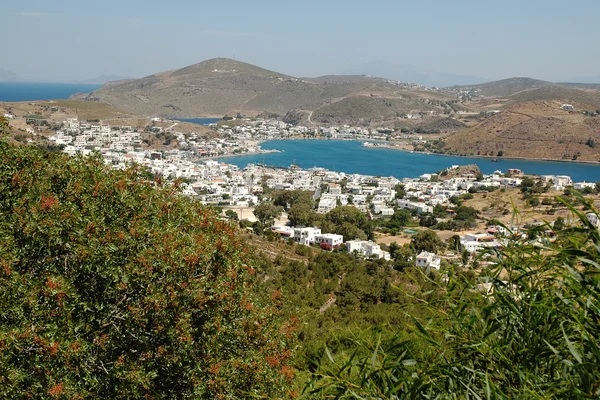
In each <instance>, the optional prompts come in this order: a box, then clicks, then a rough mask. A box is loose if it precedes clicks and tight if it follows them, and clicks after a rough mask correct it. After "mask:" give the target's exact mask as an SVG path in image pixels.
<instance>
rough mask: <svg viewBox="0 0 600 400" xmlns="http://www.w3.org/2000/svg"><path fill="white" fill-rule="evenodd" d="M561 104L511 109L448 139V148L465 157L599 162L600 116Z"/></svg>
mask: <svg viewBox="0 0 600 400" xmlns="http://www.w3.org/2000/svg"><path fill="white" fill-rule="evenodd" d="M561 104H562V102H561V101H556V100H552V101H550V100H546V101H535V102H524V103H519V104H515V105H512V106H509V107H508V108H506V109H505V110H503V111H501V112H500V113H498V114H496V115H494V116H491V117H489V118H487V119H485V120H483V121H482V122H481V123H479V124H477V125H475V126H474V127H472V128H468V129H465V130H462V131H460V132H457V133H454V134H452V135H450V136H448V137H447V138H446V140H445V142H446V147H445V149H446V151H447V152H449V153H453V154H464V155H490V156H497V155H503V156H505V157H524V158H544V159H556V160H580V161H596V162H597V161H600V150H599V148H598V147H597V146H596V143H600V117H588V116H585V115H583V113H581V112H569V111H564V110H562V109H561V108H560V106H561ZM576 106H581V107H590V106H586V105H578V104H576Z"/></svg>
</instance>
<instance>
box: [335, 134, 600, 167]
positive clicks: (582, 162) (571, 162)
mask: <svg viewBox="0 0 600 400" xmlns="http://www.w3.org/2000/svg"><path fill="white" fill-rule="evenodd" d="M334 140H335V139H334ZM357 140H358V139H357ZM365 148H367V149H376V148H383V149H390V150H398V151H403V152H408V153H410V152H412V153H414V154H426V155H434V156H447V157H460V158H481V159H484V160H497V162H501V161H502V160H519V161H546V162H560V163H567V164H589V165H600V161H587V160H563V159H554V158H532V157H515V156H513V157H507V156H496V157H494V156H483V155H469V156H465V155H462V154H452V153H432V152H429V151H414V150H407V149H403V148H399V147H395V146H391V145H383V146H367V147H365Z"/></svg>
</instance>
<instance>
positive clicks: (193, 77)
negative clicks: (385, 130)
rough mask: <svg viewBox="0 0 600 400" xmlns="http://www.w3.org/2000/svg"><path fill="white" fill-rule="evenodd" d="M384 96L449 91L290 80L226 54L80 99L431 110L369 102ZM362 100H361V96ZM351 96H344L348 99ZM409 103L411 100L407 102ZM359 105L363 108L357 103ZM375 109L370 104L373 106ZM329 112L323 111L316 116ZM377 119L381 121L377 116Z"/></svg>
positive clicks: (143, 109)
mask: <svg viewBox="0 0 600 400" xmlns="http://www.w3.org/2000/svg"><path fill="white" fill-rule="evenodd" d="M372 96H375V97H381V98H390V99H406V98H416V99H432V100H435V101H436V102H444V101H447V100H452V99H453V98H454V97H453V96H452V95H448V94H444V93H439V92H435V91H428V90H425V89H424V88H414V89H411V88H406V87H403V86H400V85H397V84H394V83H393V82H390V81H388V80H386V79H381V78H369V77H364V76H325V77H320V78H294V77H291V76H287V75H283V74H280V73H277V72H273V71H269V70H266V69H263V68H259V67H256V66H254V65H250V64H246V63H243V62H239V61H234V60H230V59H226V58H216V59H211V60H207V61H204V62H201V63H199V64H195V65H192V66H189V67H186V68H182V69H179V70H176V71H168V72H162V73H159V74H156V75H151V76H148V77H146V78H142V79H135V80H127V81H119V82H112V83H109V84H106V85H104V86H103V87H102V88H100V89H99V90H97V91H95V92H93V93H90V94H88V95H86V96H85V97H84V99H85V100H88V101H99V102H105V103H109V104H111V105H113V106H115V107H117V108H119V109H122V110H125V111H129V112H132V113H134V114H138V115H147V116H168V117H201V116H203V117H209V116H223V115H226V114H235V113H237V112H240V113H242V114H244V115H257V114H260V113H263V112H267V113H276V114H279V115H284V114H285V113H287V112H288V111H290V110H292V109H299V110H307V111H318V110H319V109H320V108H322V107H330V106H331V105H332V104H334V103H337V102H339V101H343V100H345V99H347V98H349V97H352V98H356V97H361V98H364V99H363V100H360V101H359V103H361V104H359V105H357V107H355V108H352V110H351V114H352V115H349V116H348V115H347V107H346V106H345V105H344V104H343V103H342V104H341V105H339V106H337V107H339V108H340V113H341V114H340V115H337V114H335V115H333V116H331V118H332V119H334V120H339V121H342V120H344V121H349V120H354V119H360V118H363V117H364V116H365V115H367V114H368V115H369V116H371V118H374V119H378V117H372V116H373V115H375V116H381V117H382V118H384V119H386V118H395V116H396V114H397V113H401V112H406V111H410V110H412V109H414V108H415V107H416V108H417V109H419V110H424V109H431V107H427V106H426V104H427V103H426V102H425V101H419V100H417V101H418V104H416V105H415V106H412V105H410V104H408V103H407V104H403V105H400V104H399V103H401V102H398V101H396V100H393V101H392V102H394V103H398V104H399V105H398V106H397V107H396V106H394V107H393V108H394V111H392V112H388V111H389V110H387V109H388V108H389V107H388V105H386V104H385V103H384V101H379V103H381V104H372V103H373V102H372V101H370V100H369V98H370V97H372ZM365 99H366V100H365ZM353 101H355V100H350V102H353ZM411 101H412V100H411ZM363 105H364V107H363ZM373 107H375V108H373ZM325 113H328V114H329V115H331V112H330V111H328V109H325V111H323V112H322V113H320V114H325ZM377 122H381V119H378V120H377Z"/></svg>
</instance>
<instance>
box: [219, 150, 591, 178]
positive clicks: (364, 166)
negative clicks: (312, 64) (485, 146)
mask: <svg viewBox="0 0 600 400" xmlns="http://www.w3.org/2000/svg"><path fill="white" fill-rule="evenodd" d="M261 147H262V148H263V149H265V150H278V151H279V152H274V153H264V154H254V155H247V156H239V157H228V158H223V159H221V160H220V161H222V162H225V163H228V164H234V165H237V166H239V167H240V168H243V167H245V166H246V165H248V164H249V163H254V164H259V163H260V164H264V165H267V166H273V167H289V166H290V165H292V164H294V165H297V166H299V167H301V168H303V169H307V168H312V167H321V168H326V169H328V170H330V171H338V172H345V173H348V174H355V173H356V174H363V175H372V176H378V175H381V176H394V177H396V178H398V179H401V178H417V177H419V176H421V175H423V174H428V173H436V172H438V171H441V170H443V169H446V168H448V167H450V166H452V165H467V164H477V166H479V169H480V170H481V172H482V173H484V174H490V173H493V172H494V171H496V170H500V171H502V172H506V171H507V170H508V169H509V168H518V169H520V170H521V171H523V172H524V173H526V174H534V175H568V176H570V177H571V178H572V179H573V181H575V182H582V181H588V182H596V181H600V165H598V164H583V163H571V162H552V161H533V160H514V159H502V158H499V159H498V161H497V162H494V161H492V160H491V159H486V158H475V157H456V156H446V155H437V154H424V153H416V152H415V153H411V152H408V151H402V150H395V149H387V148H382V147H363V146H362V142H361V141H358V140H272V141H268V142H265V143H263V144H261Z"/></svg>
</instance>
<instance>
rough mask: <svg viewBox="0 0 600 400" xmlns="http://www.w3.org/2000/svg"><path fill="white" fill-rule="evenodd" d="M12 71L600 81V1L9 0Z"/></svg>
mask: <svg viewBox="0 0 600 400" xmlns="http://www.w3.org/2000/svg"><path fill="white" fill-rule="evenodd" d="M0 7H1V9H2V15H3V17H2V22H1V23H0V37H2V38H3V40H2V42H1V43H2V44H1V46H2V47H3V49H2V57H0V68H4V69H6V70H9V71H12V72H15V73H17V74H18V75H19V76H20V77H22V78H24V79H26V80H35V81H61V82H67V81H76V80H84V79H91V78H95V77H97V76H99V75H103V74H104V75H112V74H114V75H119V76H123V77H143V76H147V75H151V74H153V73H157V72H161V71H166V70H171V69H177V68H181V67H184V66H187V65H190V64H195V63H198V62H201V61H203V60H206V59H209V58H213V57H229V58H233V57H235V58H236V59H237V60H240V61H245V62H248V63H251V64H255V65H258V66H261V67H263V68H267V69H270V70H274V71H277V72H281V73H285V74H289V75H293V76H320V75H327V74H339V73H342V72H343V71H346V70H348V69H351V68H352V67H353V66H356V65H361V64H365V63H369V62H373V61H379V60H383V61H386V62H390V63H395V64H408V65H412V66H415V67H417V68H420V69H425V70H431V71H439V72H445V73H454V74H461V75H473V76H478V77H483V78H486V79H490V80H493V79H501V78H508V77H513V76H529V77H533V78H538V79H545V80H552V81H564V80H571V79H572V78H574V77H588V76H600V43H599V40H598V38H600V20H599V19H598V18H599V16H600V1H598V0H569V1H565V0H560V1H559V0H518V1H517V0H495V1H489V0H453V1H447V0H446V1H437V0H429V1H428V0H422V1H403V0H395V1H392V0H389V1H381V0H369V1H365V0H362V1H356V0H344V1H338V0H319V1H314V0H303V1H295V2H290V1H285V0H279V1H274V0H266V1H261V0H255V1H248V0H244V1H238V0H230V1H225V0H213V1H198V0H195V1H191V0H190V1H187V0H181V1H180V0H171V1H156V0H144V1H140V0H119V1H115V0H102V1H88V0H19V1H9V0H0Z"/></svg>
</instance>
